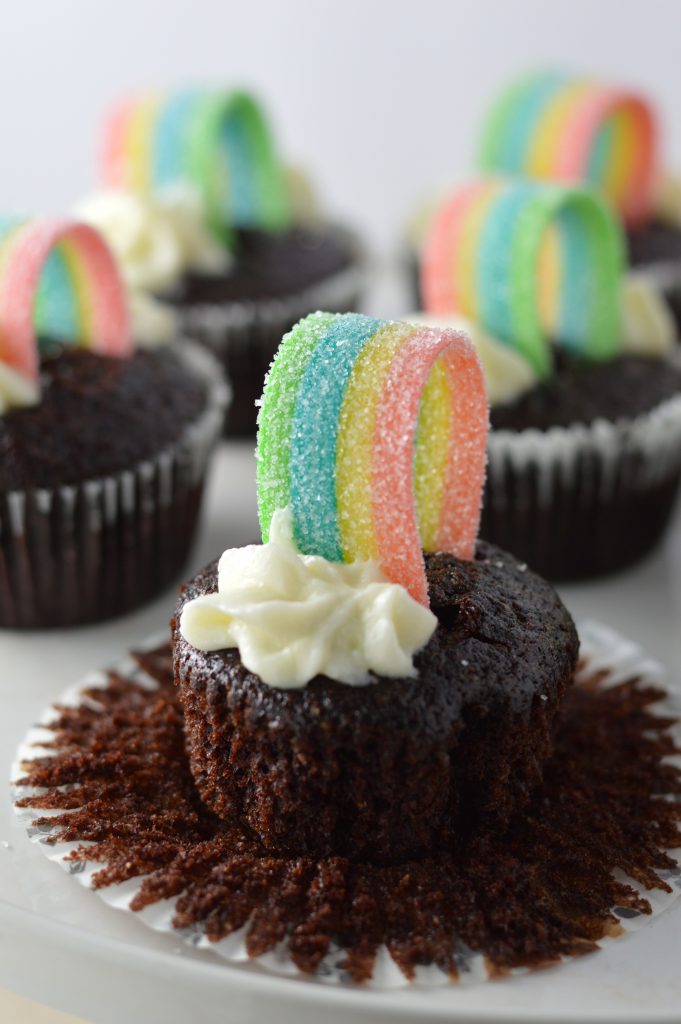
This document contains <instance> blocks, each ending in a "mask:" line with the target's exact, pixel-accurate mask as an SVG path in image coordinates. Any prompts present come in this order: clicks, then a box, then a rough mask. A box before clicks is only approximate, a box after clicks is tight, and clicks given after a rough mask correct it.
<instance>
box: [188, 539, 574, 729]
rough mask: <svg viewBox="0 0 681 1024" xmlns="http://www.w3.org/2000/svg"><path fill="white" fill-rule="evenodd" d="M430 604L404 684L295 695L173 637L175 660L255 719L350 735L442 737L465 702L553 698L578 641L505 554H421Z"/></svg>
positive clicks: (315, 688)
mask: <svg viewBox="0 0 681 1024" xmlns="http://www.w3.org/2000/svg"><path fill="white" fill-rule="evenodd" d="M426 565H427V574H428V580H429V585H430V594H431V606H432V610H433V612H434V613H435V614H436V616H437V617H438V619H439V623H440V624H439V626H438V628H437V629H436V630H435V633H434V634H433V636H432V637H431V639H430V640H429V642H428V643H427V645H426V646H425V647H424V648H423V649H422V650H421V651H420V652H419V653H418V654H417V655H416V657H415V665H416V668H417V670H418V674H417V676H416V677H414V678H406V679H385V678H381V677H374V678H375V683H373V684H371V683H370V684H368V685H367V686H348V685H345V684H343V683H339V682H336V681H334V680H332V679H329V678H327V677H326V676H317V677H316V678H315V679H313V680H312V681H311V682H310V683H308V685H307V686H306V687H305V688H303V689H301V690H281V689H274V688H272V687H270V686H267V685H266V684H265V683H263V682H262V681H261V680H260V679H259V677H258V676H256V675H254V674H253V673H251V672H249V671H248V670H247V669H246V668H245V667H244V665H243V664H242V662H241V658H240V657H239V652H238V651H237V650H235V649H230V650H223V651H217V652H212V653H210V652H205V651H200V650H197V649H196V648H193V647H191V646H190V645H189V644H188V643H187V641H186V640H184V638H183V637H182V636H181V635H180V634H179V630H177V629H176V631H175V645H176V656H177V657H179V658H181V659H187V660H188V661H191V662H192V663H193V669H194V671H193V672H192V676H193V677H194V679H196V678H199V679H200V680H201V684H202V685H205V686H206V687H218V686H219V687H226V689H227V692H228V700H230V701H233V702H234V704H235V706H237V705H238V706H239V707H240V708H241V709H242V711H243V709H244V706H248V707H249V708H250V713H251V714H253V715H255V716H258V717H259V718H262V720H270V721H277V722H279V723H280V724H281V725H284V724H285V727H286V728H288V729H291V730H293V731H294V732H295V731H297V730H299V729H309V727H310V723H311V721H314V720H318V721H319V722H320V728H326V727H328V728H330V729H333V732H334V734H335V736H336V737H337V736H338V735H339V731H340V732H342V731H343V730H344V729H348V730H350V731H354V730H356V729H363V728H365V727H367V726H368V727H373V726H375V725H376V724H377V723H378V724H381V725H382V726H383V727H384V728H388V729H389V728H390V727H391V723H393V724H394V725H395V726H397V725H398V723H399V728H400V729H402V730H404V729H405V728H406V727H407V728H409V729H410V730H411V731H412V732H413V733H414V734H415V735H416V734H418V733H419V732H421V733H423V734H424V735H426V734H427V735H428V736H429V738H431V739H433V738H437V737H442V738H443V739H444V738H445V737H447V736H449V735H451V731H452V728H453V726H454V725H455V723H457V722H458V721H459V720H460V718H461V716H462V715H465V709H466V707H467V706H469V705H475V706H477V707H480V706H481V705H483V706H484V707H486V708H487V709H488V710H489V711H492V710H496V709H497V708H499V707H508V708H512V709H513V710H514V711H515V712H524V711H526V710H527V711H529V709H530V707H531V705H532V702H533V701H534V700H536V699H540V698H541V696H542V694H547V695H549V696H553V694H554V692H555V690H556V688H557V687H558V686H560V685H562V684H563V682H564V679H565V676H566V674H569V673H570V672H571V671H572V670H573V669H574V666H575V664H576V660H577V653H578V639H577V634H576V631H575V627H574V623H573V621H572V618H571V616H570V614H569V612H568V611H567V610H566V608H565V607H564V605H563V604H562V602H561V600H560V598H559V597H558V595H557V594H556V592H555V591H554V590H553V588H552V587H551V586H550V585H549V584H548V583H546V582H545V581H544V580H542V579H541V578H540V577H538V576H536V575H534V574H533V573H532V572H530V571H529V570H528V569H527V567H526V566H523V565H520V564H519V563H518V562H517V561H516V560H515V559H514V558H513V557H512V556H511V555H508V554H506V553H505V552H502V551H500V550H499V549H498V548H494V547H492V546H491V545H489V544H486V543H485V542H479V543H478V547H477V553H476V558H475V561H472V562H463V561H460V560H459V559H457V558H455V557H454V556H453V555H448V554H441V553H439V554H432V555H427V556H426ZM216 585H217V579H216V564H215V563H213V564H212V565H209V566H208V567H207V568H206V569H204V570H203V571H202V572H200V573H199V574H198V575H197V576H195V577H194V579H193V580H192V581H191V582H190V583H189V584H187V586H186V587H184V588H183V591H182V594H181V597H180V601H179V603H178V608H177V616H176V617H177V621H179V617H180V613H181V610H182V606H183V605H184V603H185V602H186V601H187V600H189V599H190V598H193V597H197V596H199V595H200V594H205V593H210V592H212V591H214V590H215V589H216Z"/></svg>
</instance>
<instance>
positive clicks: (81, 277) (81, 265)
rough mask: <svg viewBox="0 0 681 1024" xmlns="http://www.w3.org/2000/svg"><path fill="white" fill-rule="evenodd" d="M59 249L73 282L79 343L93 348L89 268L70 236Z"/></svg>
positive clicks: (92, 313) (82, 346)
mask: <svg viewBox="0 0 681 1024" xmlns="http://www.w3.org/2000/svg"><path fill="white" fill-rule="evenodd" d="M59 250H60V252H61V255H62V258H63V260H64V263H65V264H66V269H67V271H68V275H69V280H70V282H71V289H72V297H73V304H74V306H75V313H76V323H77V324H78V325H79V335H78V344H79V346H80V347H81V348H91V347H92V339H93V338H94V334H95V329H94V325H95V310H94V309H93V306H92V284H91V282H90V279H89V276H88V268H87V266H86V264H85V261H84V260H83V258H82V255H81V254H80V253H79V251H78V248H77V246H76V245H74V243H73V241H72V240H71V239H70V238H64V239H62V241H61V242H60V245H59Z"/></svg>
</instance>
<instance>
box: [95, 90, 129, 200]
mask: <svg viewBox="0 0 681 1024" xmlns="http://www.w3.org/2000/svg"><path fill="white" fill-rule="evenodd" d="M137 102H138V101H137V100H135V99H128V100H124V101H123V102H122V103H119V104H118V106H116V107H114V109H113V110H112V111H111V112H110V113H109V114H108V115H107V117H106V118H105V120H104V132H103V135H102V148H101V154H100V172H101V179H102V181H103V182H104V184H105V185H107V186H108V187H109V188H125V187H126V185H127V184H128V180H127V179H128V167H127V155H126V154H127V133H128V123H129V121H130V117H131V116H132V114H133V113H134V111H135V108H136V107H137Z"/></svg>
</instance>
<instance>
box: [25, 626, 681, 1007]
mask: <svg viewBox="0 0 681 1024" xmlns="http://www.w3.org/2000/svg"><path fill="white" fill-rule="evenodd" d="M579 633H580V638H581V662H580V666H581V667H580V671H579V673H578V676H577V681H576V685H580V683H581V684H592V682H593V680H594V679H595V678H598V679H599V685H600V686H604V687H611V686H615V685H617V684H619V683H623V682H625V681H628V680H631V679H638V680H640V682H641V684H642V685H644V686H645V685H653V686H656V687H659V688H662V689H666V687H665V684H664V672H663V670H662V668H661V666H660V665H659V664H658V663H657V662H655V661H654V660H653V659H651V658H649V657H648V656H647V655H646V654H645V652H644V651H642V650H641V648H639V647H638V646H637V645H636V644H634V643H632V642H631V641H629V640H627V639H625V638H624V637H622V636H620V635H619V634H617V633H616V632H615V631H614V630H611V629H610V628H608V627H606V626H603V625H600V624H599V623H596V622H591V621H587V622H582V623H581V624H580V625H579ZM164 640H165V636H156V637H154V638H152V639H150V640H149V641H148V644H147V645H144V646H148V648H149V649H153V648H155V647H157V646H158V645H159V644H160V643H162V642H163V641H164ZM116 671H117V672H118V673H120V674H121V675H124V676H126V677H129V678H132V679H134V680H135V681H136V682H138V683H139V684H140V685H141V686H143V687H145V688H148V689H151V690H153V689H155V688H156V683H155V682H154V681H153V680H152V679H151V678H150V677H149V676H147V675H146V673H145V672H143V671H142V669H141V668H139V666H138V665H137V663H136V662H134V661H133V660H132V659H131V658H130V657H127V658H125V659H123V660H122V661H121V663H120V664H119V665H117V666H116ZM106 685H107V676H106V674H105V673H103V672H94V673H92V674H90V675H89V676H88V677H86V678H85V679H84V680H83V681H82V682H81V683H80V684H79V685H77V686H74V687H72V688H71V689H69V690H68V691H67V692H66V693H65V694H64V695H63V696H62V697H61V698H60V701H59V703H60V705H66V706H78V705H79V704H80V703H82V702H84V701H87V702H89V703H90V704H91V703H92V699H93V698H92V697H89V696H84V694H83V690H84V689H92V688H98V687H105V686H106ZM666 693H667V695H666V697H665V699H664V700H662V701H660V702H658V703H657V704H656V705H655V713H657V714H660V715H662V716H670V717H672V718H677V717H678V716H679V715H681V699H680V698H679V695H678V694H675V693H674V692H672V691H669V690H667V691H666ZM56 715H57V713H56V711H55V709H54V708H52V707H50V708H48V709H47V710H46V712H45V714H44V716H43V718H42V722H41V725H39V726H36V727H34V728H33V729H31V730H30V731H29V732H28V734H27V735H26V737H25V738H24V740H23V742H22V743H21V746H20V747H19V749H18V751H17V754H16V758H15V762H14V764H13V766H12V769H11V780H12V782H13V783H15V782H16V781H17V780H19V779H20V778H21V777H22V776H24V775H25V765H26V762H28V761H31V760H33V759H37V758H40V757H42V756H50V755H53V754H54V750H51V749H49V748H45V747H42V746H41V744H43V743H46V742H48V741H49V740H51V739H53V734H52V733H51V732H49V731H48V730H46V729H45V726H46V725H48V724H49V723H50V722H51V721H54V719H55V717H56ZM672 735H673V737H674V739H675V740H676V742H677V743H681V726H679V724H677V725H676V726H675V727H674V729H673V732H672ZM668 760H669V762H670V763H675V764H677V765H681V758H679V757H678V756H675V757H670V758H668ZM39 794H40V791H39V790H35V789H33V790H31V789H28V788H26V787H23V786H22V787H18V786H16V785H14V786H13V790H12V796H13V800H14V801H15V813H16V816H17V820H18V821H19V823H20V824H21V825H22V826H24V827H25V829H26V832H27V835H28V838H29V839H30V841H31V842H32V843H35V844H37V845H38V847H39V849H40V850H41V852H42V853H43V854H44V855H45V856H46V857H47V858H48V859H49V860H50V861H54V862H55V864H58V865H59V866H60V867H61V868H62V869H63V870H64V871H66V872H67V873H68V874H69V875H70V876H71V877H72V878H73V880H74V881H75V882H77V883H78V884H79V885H81V886H84V887H85V888H87V889H92V878H93V876H94V874H95V873H96V872H97V871H101V870H102V868H103V867H105V865H103V864H101V863H97V864H91V863H86V862H82V861H78V862H70V861H67V860H65V857H67V856H68V854H69V853H71V852H72V851H73V850H75V849H77V848H81V847H86V846H87V845H88V844H87V843H80V842H73V843H58V844H56V845H51V844H50V843H49V842H48V840H49V837H50V835H51V833H52V831H53V830H52V829H51V828H50V827H49V825H47V826H43V827H35V826H33V825H32V822H33V821H34V820H35V819H36V818H37V817H38V816H44V817H53V816H55V815H57V814H61V813H63V812H62V811H52V810H40V808H36V807H32V808H21V807H17V806H16V801H17V800H19V799H20V798H21V797H26V796H33V795H39ZM17 856H21V849H20V848H18V849H17ZM670 856H671V857H672V858H673V859H674V860H675V861H676V866H675V867H674V868H672V869H667V870H663V871H660V872H659V874H660V877H662V878H663V879H664V880H665V881H666V882H667V883H668V884H669V885H670V886H671V890H672V891H671V892H669V893H666V892H662V891H660V890H653V891H648V890H643V889H642V888H641V886H639V885H638V884H637V883H636V882H634V881H633V880H631V879H626V881H627V882H629V884H630V885H631V886H632V887H633V888H634V889H635V890H636V891H638V892H639V893H641V895H643V896H644V897H645V899H647V900H648V901H649V903H650V905H651V907H652V915H641V914H638V913H636V912H635V911H632V910H630V909H626V908H617V907H613V908H612V912H613V914H614V915H615V917H616V918H617V920H618V922H619V924H620V926H621V930H622V931H621V934H620V935H617V936H612V937H607V938H605V939H603V940H602V941H601V943H600V945H605V944H609V943H611V942H614V941H621V940H622V938H623V937H624V936H626V935H627V934H629V933H631V932H635V931H637V930H638V929H639V928H641V927H647V926H649V924H650V921H651V916H652V917H653V918H654V917H655V916H657V915H659V914H661V913H664V912H665V911H666V910H667V909H668V908H669V907H670V906H671V905H672V904H673V903H675V901H676V899H677V898H678V896H679V895H680V894H681V833H680V834H679V849H678V850H675V851H671V853H670ZM141 882H142V878H136V879H131V880H129V881H127V882H124V883H123V884H120V885H112V886H109V887H107V888H104V889H96V890H93V895H94V894H95V893H96V895H97V896H98V897H99V898H100V899H102V900H103V901H104V902H105V903H106V904H108V905H109V906H111V907H114V908H115V909H117V910H119V911H121V912H123V913H128V914H133V911H131V910H130V902H131V900H132V899H133V897H134V896H135V895H136V894H137V892H138V891H139V888H140V885H141ZM179 898H181V897H177V898H175V899H170V900H164V901H163V902H160V903H157V904H155V905H152V906H150V907H147V908H146V909H144V910H143V911H141V912H138V913H135V914H134V916H135V917H136V918H138V919H139V920H140V921H142V922H143V923H144V924H145V925H147V926H148V927H149V928H152V929H153V930H154V931H157V932H164V933H168V934H171V935H173V936H175V937H178V936H179V937H180V938H181V939H182V940H183V941H184V942H185V943H187V944H189V945H191V946H193V947H195V948H198V949H202V950H205V951H206V955H213V956H217V957H219V958H221V959H223V960H225V961H227V962H228V963H233V964H239V963H246V962H253V961H251V960H250V959H249V956H248V953H247V951H246V943H245V937H246V933H247V930H248V924H247V925H245V926H244V927H243V928H241V929H240V930H239V931H238V932H235V933H234V934H233V935H230V936H229V937H228V938H226V939H223V940H222V941H220V942H210V941H209V940H208V938H207V937H206V935H205V934H204V932H203V931H202V929H200V928H194V929H188V930H183V931H178V930H176V929H174V928H173V925H172V920H173V916H174V914H175V909H176V904H177V899H179ZM344 956H345V954H344V951H343V950H342V949H340V948H336V949H333V950H332V951H331V952H330V953H329V954H328V955H327V956H326V958H325V960H324V961H323V962H322V964H321V965H320V967H319V969H318V971H317V973H316V975H315V979H314V980H316V981H318V982H322V983H325V984H346V983H347V976H346V974H345V972H344V971H343V969H342V967H341V964H342V962H343V959H344ZM456 962H457V967H458V970H459V983H461V984H474V983H479V982H483V981H487V980H489V979H490V977H491V972H489V971H488V969H487V966H486V962H485V959H484V957H483V956H481V955H480V954H477V953H474V952H473V951H472V950H470V949H468V948H466V947H465V946H463V945H462V946H461V947H460V948H458V949H457V951H456ZM257 963H258V964H259V965H260V966H261V967H263V968H265V969H267V970H268V971H270V972H273V973H275V974H280V975H282V974H283V975H291V976H299V971H298V969H297V968H296V967H295V965H294V964H293V962H292V961H291V959H290V956H289V955H288V952H287V950H286V948H285V947H284V946H283V945H281V946H280V947H278V948H277V949H276V950H275V951H273V952H271V953H268V954H266V955H264V956H261V957H259V958H258V959H257ZM513 973H514V974H524V973H527V970H526V969H524V968H523V969H522V970H518V971H514V972H513ZM414 983H415V984H417V985H422V986H425V987H432V986H442V985H448V984H451V978H450V977H449V975H448V974H446V973H444V972H443V971H441V970H440V969H439V968H438V967H436V966H428V967H418V968H417V969H416V978H415V982H414ZM408 984H410V982H409V981H408V980H407V979H406V978H405V976H404V974H403V973H402V972H401V970H400V968H399V967H398V965H397V964H396V962H395V961H394V960H393V958H392V957H391V955H390V953H389V952H388V950H387V948H385V947H382V948H381V949H380V950H379V952H378V956H377V959H376V963H375V967H374V973H373V978H372V980H371V982H370V983H369V987H372V988H376V989H393V988H400V987H404V986H406V985H408Z"/></svg>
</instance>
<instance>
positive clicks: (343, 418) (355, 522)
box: [336, 323, 416, 561]
mask: <svg viewBox="0 0 681 1024" xmlns="http://www.w3.org/2000/svg"><path fill="white" fill-rule="evenodd" d="M415 332H416V328H415V327H412V326H410V325H409V324H399V323H390V324H386V325H385V326H384V327H381V328H379V330H378V331H377V332H376V333H375V334H374V335H373V337H372V338H370V340H369V341H368V342H366V344H365V345H364V348H363V349H362V351H361V353H360V355H359V357H358V359H357V361H356V362H355V365H354V367H353V369H352V373H351V374H350V379H349V381H348V384H347V387H346V390H345V395H344V398H343V405H342V408H341V414H340V422H339V427H338V440H337V445H336V499H337V503H338V525H339V532H340V541H341V548H342V551H343V558H344V559H345V560H346V561H354V560H357V559H359V560H362V559H374V560H375V559H377V558H378V549H377V546H376V530H375V527H374V521H373V512H372V486H373V485H372V477H371V459H372V453H373V446H374V429H375V426H376V416H377V412H378V406H379V402H380V399H381V395H382V393H383V386H384V382H385V379H386V377H387V376H388V372H389V370H390V366H391V365H392V361H393V359H394V357H395V354H396V353H397V351H398V350H399V348H400V346H401V345H402V344H403V343H404V341H405V340H406V339H407V338H409V337H411V335H412V334H414V333H415Z"/></svg>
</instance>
